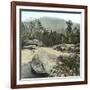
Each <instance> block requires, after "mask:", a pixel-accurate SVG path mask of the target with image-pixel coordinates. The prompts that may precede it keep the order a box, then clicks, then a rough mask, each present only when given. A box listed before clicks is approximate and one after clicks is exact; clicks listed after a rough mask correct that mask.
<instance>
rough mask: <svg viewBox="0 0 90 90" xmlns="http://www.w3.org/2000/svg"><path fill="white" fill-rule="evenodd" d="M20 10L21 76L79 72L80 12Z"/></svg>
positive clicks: (30, 76)
mask: <svg viewBox="0 0 90 90" xmlns="http://www.w3.org/2000/svg"><path fill="white" fill-rule="evenodd" d="M20 13H21V14H20V15H21V22H20V23H21V24H20V25H21V26H20V40H21V42H20V47H21V50H20V52H21V79H22V78H46V77H68V76H80V22H81V14H80V12H73V13H72V12H65V11H63V12H60V11H59V12H57V11H42V10H41V11H39V10H21V11H20Z"/></svg>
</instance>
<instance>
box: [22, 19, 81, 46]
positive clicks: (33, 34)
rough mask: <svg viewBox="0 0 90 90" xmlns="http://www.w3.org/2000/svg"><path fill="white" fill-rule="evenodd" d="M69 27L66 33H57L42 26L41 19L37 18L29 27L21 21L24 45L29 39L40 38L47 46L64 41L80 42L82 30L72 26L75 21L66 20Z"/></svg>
mask: <svg viewBox="0 0 90 90" xmlns="http://www.w3.org/2000/svg"><path fill="white" fill-rule="evenodd" d="M66 24H67V28H66V30H65V33H57V32H56V31H53V30H48V29H46V28H44V27H43V26H42V23H41V22H40V20H38V19H36V20H34V21H31V22H30V23H29V27H27V25H25V24H24V23H21V41H22V44H21V45H22V47H23V46H24V45H25V42H26V41H27V40H32V39H38V40H39V41H42V43H43V44H44V45H45V46H53V45H56V44H62V43H69V44H71V43H73V44H76V43H79V42H80V30H79V29H78V28H77V27H75V28H74V29H73V28H72V26H73V22H72V21H71V20H69V21H67V22H66Z"/></svg>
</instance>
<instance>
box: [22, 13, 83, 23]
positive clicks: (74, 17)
mask: <svg viewBox="0 0 90 90" xmlns="http://www.w3.org/2000/svg"><path fill="white" fill-rule="evenodd" d="M41 17H51V18H60V19H64V20H67V21H68V20H72V22H75V23H80V22H81V14H75V13H74V14H72V13H55V12H36V11H21V20H22V21H30V20H33V19H38V18H41Z"/></svg>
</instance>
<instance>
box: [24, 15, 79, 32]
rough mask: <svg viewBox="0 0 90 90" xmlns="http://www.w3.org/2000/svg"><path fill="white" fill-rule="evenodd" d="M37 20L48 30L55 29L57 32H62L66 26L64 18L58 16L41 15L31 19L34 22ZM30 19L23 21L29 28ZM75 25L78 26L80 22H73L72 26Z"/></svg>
mask: <svg viewBox="0 0 90 90" xmlns="http://www.w3.org/2000/svg"><path fill="white" fill-rule="evenodd" d="M37 20H39V21H40V22H41V25H42V26H43V27H44V28H45V29H46V30H48V31H51V30H52V31H56V32H57V33H64V32H65V29H66V27H67V24H66V20H64V19H59V18H52V17H41V18H38V19H36V20H32V22H34V23H35V24H36V21H37ZM30 22H31V20H30V21H28V22H24V24H25V25H26V26H27V27H28V28H29V26H30ZM74 27H77V28H80V24H78V23H74V22H73V26H72V28H74Z"/></svg>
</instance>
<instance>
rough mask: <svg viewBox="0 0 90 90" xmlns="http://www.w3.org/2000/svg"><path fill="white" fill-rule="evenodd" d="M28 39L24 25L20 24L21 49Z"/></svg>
mask: <svg viewBox="0 0 90 90" xmlns="http://www.w3.org/2000/svg"><path fill="white" fill-rule="evenodd" d="M28 38H29V33H28V30H26V29H25V26H24V23H21V47H22V48H23V47H24V45H25V44H26V41H27V40H28Z"/></svg>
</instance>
